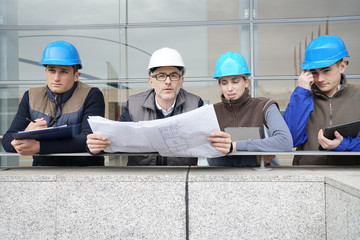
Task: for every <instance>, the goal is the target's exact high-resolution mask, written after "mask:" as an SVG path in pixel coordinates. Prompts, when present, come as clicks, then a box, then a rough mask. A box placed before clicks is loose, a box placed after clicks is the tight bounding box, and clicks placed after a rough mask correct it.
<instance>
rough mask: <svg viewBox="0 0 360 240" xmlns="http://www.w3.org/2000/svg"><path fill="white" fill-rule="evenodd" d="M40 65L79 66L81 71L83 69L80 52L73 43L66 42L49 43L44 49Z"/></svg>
mask: <svg viewBox="0 0 360 240" xmlns="http://www.w3.org/2000/svg"><path fill="white" fill-rule="evenodd" d="M40 64H42V65H44V66H46V65H79V69H81V68H82V65H81V60H80V56H79V53H78V51H77V50H76V48H75V47H74V46H73V45H72V44H71V43H68V42H65V41H56V42H52V43H49V44H48V45H47V46H46V47H45V49H44V52H43V56H42V58H41V61H40Z"/></svg>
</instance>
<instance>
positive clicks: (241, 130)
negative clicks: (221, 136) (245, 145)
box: [225, 127, 261, 141]
mask: <svg viewBox="0 0 360 240" xmlns="http://www.w3.org/2000/svg"><path fill="white" fill-rule="evenodd" d="M225 132H227V133H229V134H230V135H231V140H232V141H238V140H248V139H260V138H261V129H260V128H259V127H227V128H225Z"/></svg>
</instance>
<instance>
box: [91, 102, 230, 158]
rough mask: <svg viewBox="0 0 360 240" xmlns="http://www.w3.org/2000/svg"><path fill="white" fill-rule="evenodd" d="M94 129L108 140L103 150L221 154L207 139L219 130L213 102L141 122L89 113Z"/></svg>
mask: <svg viewBox="0 0 360 240" xmlns="http://www.w3.org/2000/svg"><path fill="white" fill-rule="evenodd" d="M88 121H89V124H90V127H91V129H92V131H93V133H96V134H101V135H103V136H105V137H106V138H107V139H109V140H110V141H111V145H110V146H109V147H108V148H106V149H105V152H109V153H112V152H129V153H130V152H131V153H137V152H140V153H141V152H158V153H159V154H160V155H161V156H168V157H220V156H223V154H222V153H221V152H219V151H217V150H216V149H215V148H214V147H212V146H211V145H210V143H209V142H208V141H206V137H208V136H210V133H211V132H213V131H220V127H219V124H218V121H217V118H216V114H215V110H214V107H213V105H205V106H203V107H200V108H198V109H195V110H193V111H190V112H186V113H183V114H180V115H176V116H172V117H168V118H164V119H158V120H152V121H140V122H118V121H112V120H108V119H105V118H102V117H98V116H96V117H89V119H88Z"/></svg>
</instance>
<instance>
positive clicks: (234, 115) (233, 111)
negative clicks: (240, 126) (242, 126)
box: [229, 100, 236, 126]
mask: <svg viewBox="0 0 360 240" xmlns="http://www.w3.org/2000/svg"><path fill="white" fill-rule="evenodd" d="M229 105H230V108H231V111H232V114H233V119H234V124H235V123H236V114H235V110H234V108H233V105H232V104H231V100H229ZM234 126H235V125H234Z"/></svg>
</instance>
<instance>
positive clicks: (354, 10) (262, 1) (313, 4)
mask: <svg viewBox="0 0 360 240" xmlns="http://www.w3.org/2000/svg"><path fill="white" fill-rule="evenodd" d="M359 12H360V2H359V1H358V0H346V1H339V0H316V1H314V0H301V1H290V0H272V1H269V0H257V16H256V18H260V19H264V18H301V17H326V16H329V17H332V16H353V15H354V16H356V15H359Z"/></svg>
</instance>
